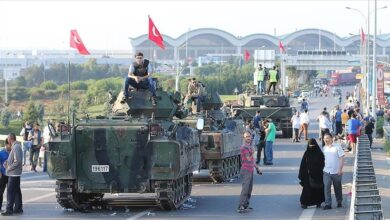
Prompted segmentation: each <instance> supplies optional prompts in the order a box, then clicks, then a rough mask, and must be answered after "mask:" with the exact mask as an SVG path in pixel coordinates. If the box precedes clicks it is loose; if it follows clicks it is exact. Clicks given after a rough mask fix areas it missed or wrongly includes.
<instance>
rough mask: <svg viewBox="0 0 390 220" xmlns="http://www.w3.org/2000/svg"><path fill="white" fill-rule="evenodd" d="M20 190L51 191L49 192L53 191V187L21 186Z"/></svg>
mask: <svg viewBox="0 0 390 220" xmlns="http://www.w3.org/2000/svg"><path fill="white" fill-rule="evenodd" d="M22 191H51V192H54V191H55V189H54V188H37V187H34V188H22Z"/></svg>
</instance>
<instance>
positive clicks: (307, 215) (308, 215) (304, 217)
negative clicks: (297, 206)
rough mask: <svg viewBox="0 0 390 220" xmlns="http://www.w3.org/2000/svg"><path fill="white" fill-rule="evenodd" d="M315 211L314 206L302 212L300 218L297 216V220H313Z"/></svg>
mask: <svg viewBox="0 0 390 220" xmlns="http://www.w3.org/2000/svg"><path fill="white" fill-rule="evenodd" d="M315 211H316V208H315V206H314V207H313V208H307V209H304V210H303V211H302V214H301V216H299V220H308V219H313V216H314V212H315Z"/></svg>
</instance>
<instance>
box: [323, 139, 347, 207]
mask: <svg viewBox="0 0 390 220" xmlns="http://www.w3.org/2000/svg"><path fill="white" fill-rule="evenodd" d="M324 140H325V146H324V147H323V148H322V152H323V153H324V157H325V167H324V176H323V180H324V194H325V206H324V209H325V210H326V209H331V208H332V195H331V187H332V183H333V188H334V193H335V195H336V200H337V208H341V207H342V206H343V205H342V202H343V192H342V185H341V179H342V176H343V166H344V151H343V149H342V148H341V146H340V145H338V144H333V139H332V135H331V134H325V136H324Z"/></svg>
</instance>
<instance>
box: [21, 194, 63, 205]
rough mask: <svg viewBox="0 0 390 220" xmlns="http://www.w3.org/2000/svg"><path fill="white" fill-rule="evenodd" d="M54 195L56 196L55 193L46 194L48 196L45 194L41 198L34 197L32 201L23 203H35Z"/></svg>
mask: <svg viewBox="0 0 390 220" xmlns="http://www.w3.org/2000/svg"><path fill="white" fill-rule="evenodd" d="M54 195H56V193H55V192H51V193H48V194H45V195H42V196H38V197H35V198H32V199H27V200H25V201H23V203H30V202H35V201H38V200H40V199H44V198H47V197H51V196H54Z"/></svg>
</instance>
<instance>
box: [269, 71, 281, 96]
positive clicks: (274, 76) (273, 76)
mask: <svg viewBox="0 0 390 220" xmlns="http://www.w3.org/2000/svg"><path fill="white" fill-rule="evenodd" d="M278 81H279V73H278V70H277V67H276V66H274V68H273V69H271V70H269V87H268V91H267V93H268V94H269V92H270V90H271V87H272V88H273V89H272V93H273V94H275V87H276V84H277V83H278Z"/></svg>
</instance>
